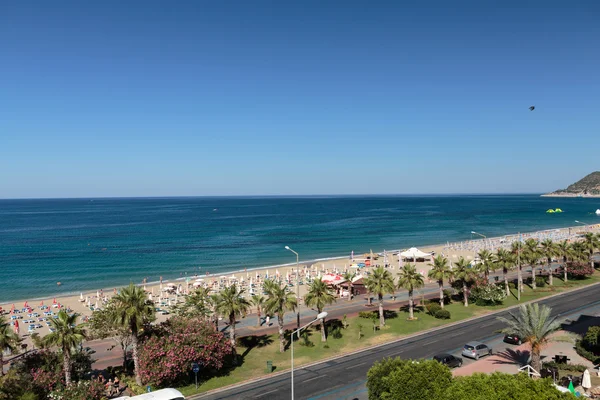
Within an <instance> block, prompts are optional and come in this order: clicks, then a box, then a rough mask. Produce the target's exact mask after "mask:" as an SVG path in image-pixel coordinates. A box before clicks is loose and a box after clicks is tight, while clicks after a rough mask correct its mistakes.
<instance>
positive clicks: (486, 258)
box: [455, 249, 494, 281]
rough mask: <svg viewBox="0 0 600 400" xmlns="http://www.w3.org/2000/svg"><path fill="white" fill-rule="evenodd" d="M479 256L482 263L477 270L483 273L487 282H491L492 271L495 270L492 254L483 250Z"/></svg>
mask: <svg viewBox="0 0 600 400" xmlns="http://www.w3.org/2000/svg"><path fill="white" fill-rule="evenodd" d="M477 256H478V257H479V259H480V260H481V263H480V264H479V265H477V269H478V270H479V271H481V272H483V276H484V277H485V280H486V281H489V278H490V271H491V270H493V269H494V262H493V258H492V253H491V252H490V251H489V250H487V249H483V250H481V251H480V252H479V253H477ZM455 265H456V264H455Z"/></svg>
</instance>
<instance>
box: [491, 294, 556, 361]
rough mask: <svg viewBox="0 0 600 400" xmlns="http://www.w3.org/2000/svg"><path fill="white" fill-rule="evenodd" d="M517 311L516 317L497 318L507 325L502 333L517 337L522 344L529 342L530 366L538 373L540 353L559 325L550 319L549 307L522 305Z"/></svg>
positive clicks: (553, 319) (535, 304)
mask: <svg viewBox="0 0 600 400" xmlns="http://www.w3.org/2000/svg"><path fill="white" fill-rule="evenodd" d="M519 311H520V313H519V314H517V315H515V314H513V313H510V314H509V315H510V318H503V317H498V319H499V320H501V321H502V322H504V323H506V325H507V327H506V328H504V329H503V330H502V332H503V333H510V334H513V335H517V336H519V337H520V338H521V339H522V340H523V341H524V342H529V344H530V345H531V366H532V367H533V368H534V369H535V370H536V371H540V369H541V367H542V361H541V359H540V352H541V350H542V348H543V347H544V346H545V345H546V344H547V343H548V342H549V341H550V335H551V334H552V333H553V332H556V331H557V330H559V329H560V323H559V322H558V321H557V320H556V317H553V318H551V317H550V312H551V309H550V307H546V306H541V307H540V305H539V304H538V303H533V304H531V303H530V304H523V305H521V306H520V307H519Z"/></svg>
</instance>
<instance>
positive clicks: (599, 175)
mask: <svg viewBox="0 0 600 400" xmlns="http://www.w3.org/2000/svg"><path fill="white" fill-rule="evenodd" d="M543 196H567V197H574V196H594V197H595V196H600V171H596V172H592V173H591V174H589V175H587V176H586V177H584V178H583V179H581V180H579V181H577V182H575V183H573V184H571V185H569V187H567V188H566V189H560V190H557V191H555V192H552V193H548V194H545V195H543Z"/></svg>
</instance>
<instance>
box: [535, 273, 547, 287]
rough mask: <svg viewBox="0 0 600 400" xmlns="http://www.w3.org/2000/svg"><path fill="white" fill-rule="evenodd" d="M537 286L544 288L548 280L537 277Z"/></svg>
mask: <svg viewBox="0 0 600 400" xmlns="http://www.w3.org/2000/svg"><path fill="white" fill-rule="evenodd" d="M535 285H536V286H537V287H544V286H546V278H545V277H543V276H536V277H535Z"/></svg>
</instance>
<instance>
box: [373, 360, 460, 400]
mask: <svg viewBox="0 0 600 400" xmlns="http://www.w3.org/2000/svg"><path fill="white" fill-rule="evenodd" d="M451 383H452V373H451V372H450V369H449V368H448V367H447V366H445V365H442V364H440V363H438V362H437V361H434V360H418V361H417V360H403V359H400V358H395V359H392V358H385V359H383V360H381V361H378V362H376V363H375V364H373V366H372V367H371V369H369V372H367V389H368V390H369V400H380V399H382V400H395V399H402V400H417V399H419V400H420V399H432V400H433V399H439V398H441V397H442V395H443V394H444V391H445V390H446V388H447V387H448V386H450V384H451Z"/></svg>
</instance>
